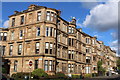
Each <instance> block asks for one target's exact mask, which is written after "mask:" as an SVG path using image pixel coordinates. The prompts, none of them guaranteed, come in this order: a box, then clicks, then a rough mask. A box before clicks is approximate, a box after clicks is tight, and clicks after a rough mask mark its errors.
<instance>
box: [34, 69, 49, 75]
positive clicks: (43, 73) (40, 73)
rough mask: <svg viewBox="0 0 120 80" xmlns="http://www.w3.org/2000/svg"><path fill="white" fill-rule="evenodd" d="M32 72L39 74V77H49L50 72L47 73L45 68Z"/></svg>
mask: <svg viewBox="0 0 120 80" xmlns="http://www.w3.org/2000/svg"><path fill="white" fill-rule="evenodd" d="M32 74H33V75H34V76H38V77H48V74H47V73H45V71H44V70H43V69H35V70H34V71H33V72H32Z"/></svg>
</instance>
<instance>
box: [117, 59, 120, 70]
mask: <svg viewBox="0 0 120 80" xmlns="http://www.w3.org/2000/svg"><path fill="white" fill-rule="evenodd" d="M117 67H118V69H119V70H120V59H118V60H117Z"/></svg>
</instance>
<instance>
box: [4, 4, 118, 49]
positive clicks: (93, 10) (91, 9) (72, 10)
mask: <svg viewBox="0 0 120 80" xmlns="http://www.w3.org/2000/svg"><path fill="white" fill-rule="evenodd" d="M30 4H36V5H39V6H46V7H49V8H55V9H59V10H61V11H62V13H61V17H62V18H63V19H65V20H67V21H70V20H71V17H76V19H77V28H82V30H83V32H85V33H87V34H89V35H91V36H94V35H95V36H97V37H98V40H101V41H103V42H104V44H105V45H107V46H111V47H115V48H116V46H114V43H113V42H115V41H116V40H117V38H114V37H115V36H116V34H114V35H112V33H116V27H115V26H116V25H115V24H114V23H115V22H114V21H115V20H113V21H109V19H107V18H108V17H111V18H112V15H109V14H108V16H107V15H106V14H107V12H108V11H111V12H112V10H111V9H110V10H108V11H104V10H102V11H101V12H99V11H100V10H101V9H105V8H106V7H110V8H111V5H112V4H110V3H106V2H99V3H98V2H87V3H84V2H3V3H2V21H3V23H2V25H3V27H6V25H5V22H6V21H7V20H8V16H9V15H12V14H13V13H14V11H15V10H18V11H22V10H25V9H27V8H28V6H29V5H30ZM97 6H99V7H97ZM99 9H100V10H99ZM113 9H114V8H113ZM98 12H99V13H98ZM103 13H104V15H103ZM108 13H109V12H108ZM114 13H115V12H113V13H111V14H113V15H115V14H114ZM105 15H106V16H105ZM86 16H89V17H86ZM99 16H100V17H99ZM104 16H105V17H104ZM102 17H103V18H102ZM97 19H98V20H97ZM104 20H105V21H106V23H107V22H108V24H109V22H110V25H107V24H105V21H104ZM107 20H108V21H107ZM97 21H98V22H97ZM102 21H103V22H102ZM99 22H100V24H99ZM102 23H104V24H102ZM112 23H113V24H112ZM111 25H112V26H111ZM99 26H100V27H99ZM114 27H115V28H114ZM112 43H113V44H112Z"/></svg>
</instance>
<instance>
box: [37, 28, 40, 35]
mask: <svg viewBox="0 0 120 80" xmlns="http://www.w3.org/2000/svg"><path fill="white" fill-rule="evenodd" d="M37 36H40V28H39V27H38V28H37Z"/></svg>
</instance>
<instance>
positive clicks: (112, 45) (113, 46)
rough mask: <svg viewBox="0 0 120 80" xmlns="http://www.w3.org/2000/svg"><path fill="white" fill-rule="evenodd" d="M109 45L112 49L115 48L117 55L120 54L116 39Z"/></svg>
mask: <svg viewBox="0 0 120 80" xmlns="http://www.w3.org/2000/svg"><path fill="white" fill-rule="evenodd" d="M110 47H111V49H112V50H115V51H116V53H117V55H120V54H119V53H118V40H115V41H112V42H111V43H110Z"/></svg>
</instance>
